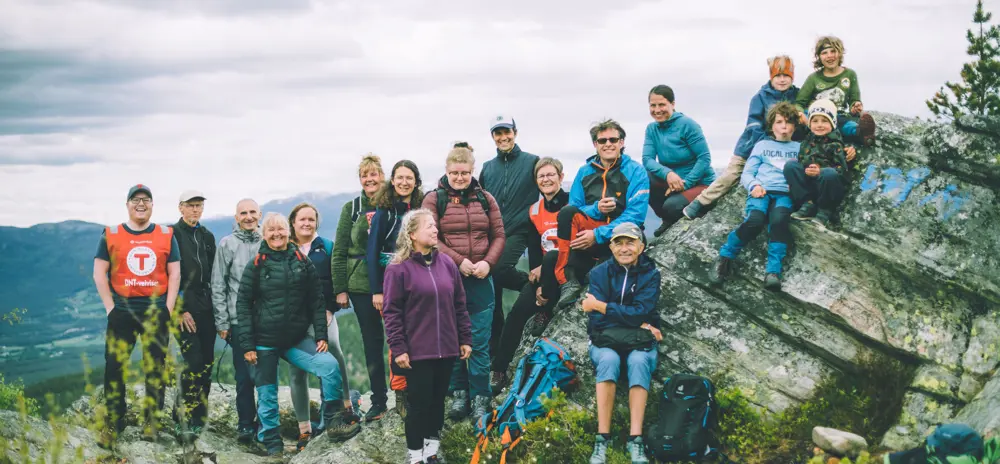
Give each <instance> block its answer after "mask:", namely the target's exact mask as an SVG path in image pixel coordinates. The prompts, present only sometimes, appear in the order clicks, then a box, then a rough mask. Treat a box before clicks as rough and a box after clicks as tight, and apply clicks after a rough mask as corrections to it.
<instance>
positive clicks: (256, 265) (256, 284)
mask: <svg viewBox="0 0 1000 464" xmlns="http://www.w3.org/2000/svg"><path fill="white" fill-rule="evenodd" d="M264 261H267V255H264V254H260V253H257V255H256V256H254V257H253V287H251V288H250V292H251V294H252V293H253V292H254V291H256V290H257V289H258V288H260V268H261V265H262V264H264Z"/></svg>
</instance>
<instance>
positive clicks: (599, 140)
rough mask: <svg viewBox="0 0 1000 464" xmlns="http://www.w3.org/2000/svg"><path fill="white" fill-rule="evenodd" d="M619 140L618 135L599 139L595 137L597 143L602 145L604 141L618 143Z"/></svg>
mask: <svg viewBox="0 0 1000 464" xmlns="http://www.w3.org/2000/svg"><path fill="white" fill-rule="evenodd" d="M619 140H621V138H619V137H607V138H600V139H597V144H598V145H604V144H605V143H608V142H610V143H618V141H619Z"/></svg>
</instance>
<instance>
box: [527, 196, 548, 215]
mask: <svg viewBox="0 0 1000 464" xmlns="http://www.w3.org/2000/svg"><path fill="white" fill-rule="evenodd" d="M543 201H545V200H544V199H542V200H538V202H536V203H535V204H533V205H531V210H530V211H529V212H528V215H529V216H538V213H539V212H540V211H541V210H542V202H543Z"/></svg>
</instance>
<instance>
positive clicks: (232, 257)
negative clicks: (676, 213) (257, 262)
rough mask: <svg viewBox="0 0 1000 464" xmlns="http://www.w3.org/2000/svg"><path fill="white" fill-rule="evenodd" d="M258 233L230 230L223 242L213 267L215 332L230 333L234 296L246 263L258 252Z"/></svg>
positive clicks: (237, 226) (237, 290)
mask: <svg viewBox="0 0 1000 464" xmlns="http://www.w3.org/2000/svg"><path fill="white" fill-rule="evenodd" d="M261 240H262V237H261V235H260V231H257V230H254V231H246V230H243V229H240V227H239V224H237V225H235V226H234V227H233V233H232V234H230V235H227V236H225V237H223V238H222V241H221V242H219V248H218V250H216V252H215V264H214V265H213V266H212V306H213V308H214V309H215V328H216V330H219V331H222V330H231V329H232V328H233V327H234V326H236V295H238V294H239V291H240V279H241V278H242V277H243V270H244V269H246V267H247V263H249V262H250V260H252V259H253V257H254V256H256V255H257V251H258V250H260V242H261Z"/></svg>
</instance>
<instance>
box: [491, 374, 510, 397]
mask: <svg viewBox="0 0 1000 464" xmlns="http://www.w3.org/2000/svg"><path fill="white" fill-rule="evenodd" d="M508 383H510V378H509V377H507V371H493V372H490V390H492V391H493V396H497V395H499V394H500V392H501V391H503V389H504V388H507V384H508Z"/></svg>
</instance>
